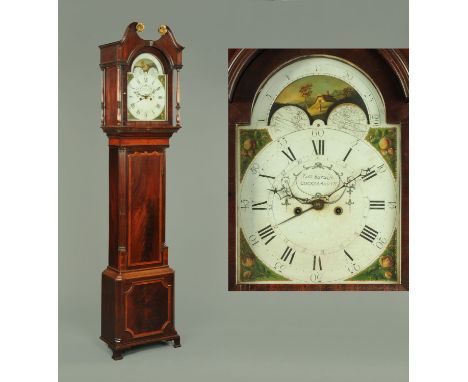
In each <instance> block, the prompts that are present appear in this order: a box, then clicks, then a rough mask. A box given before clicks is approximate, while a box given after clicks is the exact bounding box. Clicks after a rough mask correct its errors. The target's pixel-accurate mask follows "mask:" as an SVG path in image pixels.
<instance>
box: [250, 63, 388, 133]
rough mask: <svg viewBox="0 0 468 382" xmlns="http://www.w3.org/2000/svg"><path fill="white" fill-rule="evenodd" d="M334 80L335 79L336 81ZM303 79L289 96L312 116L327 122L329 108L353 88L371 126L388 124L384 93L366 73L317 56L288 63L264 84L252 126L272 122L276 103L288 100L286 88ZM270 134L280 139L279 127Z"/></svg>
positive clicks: (255, 105)
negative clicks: (272, 111)
mask: <svg viewBox="0 0 468 382" xmlns="http://www.w3.org/2000/svg"><path fill="white" fill-rule="evenodd" d="M319 77H320V78H321V79H320V80H318V81H317V82H318V84H316V83H314V78H319ZM327 78H328V79H327ZM308 79H310V80H311V82H310V83H308V82H307V81H308ZM330 79H334V80H335V83H333V81H330ZM300 81H305V82H304V83H301V86H300V87H299V88H298V89H297V90H298V91H297V92H296V93H295V94H286V95H287V96H288V97H289V100H290V101H291V102H293V103H294V104H295V105H296V106H300V107H301V108H302V109H303V110H304V111H307V112H308V113H309V115H311V117H312V118H314V119H315V118H317V119H321V120H323V121H325V120H326V111H327V108H328V107H331V106H333V104H334V102H336V101H338V100H340V99H341V100H346V99H347V93H346V92H347V91H351V92H352V94H353V97H354V98H355V99H359V101H360V103H361V104H362V106H363V108H364V109H365V112H366V113H367V115H368V117H369V125H370V126H379V125H383V124H385V106H384V102H383V99H382V96H381V94H380V92H379V91H378V89H377V87H376V86H375V85H374V83H373V82H372V81H371V80H370V79H369V78H368V77H367V75H366V74H364V73H363V72H362V71H360V70H359V69H358V68H356V67H355V66H353V65H352V64H350V63H348V62H345V61H343V60H340V59H337V58H330V57H323V56H313V57H306V58H302V59H300V60H297V61H294V62H292V63H290V64H288V65H286V66H285V67H283V68H282V69H280V70H278V71H277V72H275V73H274V74H273V75H272V76H271V77H270V78H269V79H268V80H267V81H266V82H265V83H264V84H263V86H262V87H261V89H260V91H259V92H258V93H257V96H256V99H255V102H254V106H253V108H252V117H251V122H250V125H251V126H258V127H260V126H265V125H268V123H269V120H270V117H271V110H272V107H273V105H274V104H275V103H277V104H278V103H281V102H282V99H283V102H285V101H284V100H285V99H286V98H287V97H285V94H282V93H284V90H285V89H286V90H287V89H288V87H290V86H292V87H294V84H295V83H296V84H297V83H299V82H300ZM326 86H328V88H326ZM328 90H334V91H335V93H331V92H328ZM291 102H288V103H291ZM270 124H271V123H270ZM285 133H286V134H287V133H289V131H285ZM270 135H271V136H272V137H273V138H277V137H278V136H279V134H278V128H277V127H275V128H273V127H272V128H271V129H270Z"/></svg>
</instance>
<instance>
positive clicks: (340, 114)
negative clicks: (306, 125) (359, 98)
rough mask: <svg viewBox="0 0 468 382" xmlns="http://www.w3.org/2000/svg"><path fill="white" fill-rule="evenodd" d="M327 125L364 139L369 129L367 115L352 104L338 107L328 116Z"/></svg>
mask: <svg viewBox="0 0 468 382" xmlns="http://www.w3.org/2000/svg"><path fill="white" fill-rule="evenodd" d="M327 125H328V126H330V127H335V128H337V129H341V130H345V131H348V132H349V133H351V134H353V133H354V134H357V135H358V136H360V137H361V138H364V136H365V134H366V133H367V129H368V126H367V116H366V113H364V111H363V110H362V109H361V108H360V107H359V106H357V105H355V104H352V103H343V104H340V105H338V106H336V107H335V108H334V109H333V110H332V111H331V112H330V114H329V115H328V119H327Z"/></svg>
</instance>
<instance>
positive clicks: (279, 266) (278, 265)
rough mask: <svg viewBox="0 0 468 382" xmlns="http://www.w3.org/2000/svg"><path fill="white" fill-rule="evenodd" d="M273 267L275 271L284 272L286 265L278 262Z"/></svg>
mask: <svg viewBox="0 0 468 382" xmlns="http://www.w3.org/2000/svg"><path fill="white" fill-rule="evenodd" d="M273 268H274V269H275V271H277V272H279V273H283V269H284V268H286V265H284V264H282V263H279V262H278V263H275V265H274V266H273Z"/></svg>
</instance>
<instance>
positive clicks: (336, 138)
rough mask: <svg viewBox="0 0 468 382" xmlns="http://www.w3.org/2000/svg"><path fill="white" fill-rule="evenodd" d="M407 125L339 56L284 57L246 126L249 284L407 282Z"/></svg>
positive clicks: (239, 147) (240, 253) (241, 224)
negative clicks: (390, 116) (403, 245)
mask: <svg viewBox="0 0 468 382" xmlns="http://www.w3.org/2000/svg"><path fill="white" fill-rule="evenodd" d="M399 140H400V131H399V125H391V124H387V123H386V120H385V104H384V101H383V98H382V96H381V93H380V91H379V89H378V88H377V87H376V86H375V84H374V83H373V81H372V80H371V79H370V78H369V77H368V76H367V75H366V73H364V72H363V71H361V70H360V69H359V68H357V67H356V66H354V65H352V64H350V63H348V62H346V61H344V60H342V59H339V58H333V57H329V56H326V57H325V56H312V57H307V58H300V59H298V60H294V61H292V62H289V63H287V64H286V65H283V66H282V67H280V68H279V69H278V70H276V71H275V72H274V73H272V74H271V75H270V76H269V77H268V78H267V79H266V80H265V81H264V83H263V84H262V86H261V87H260V88H259V90H258V91H257V94H256V95H255V97H254V103H253V105H252V113H251V121H250V124H246V125H239V126H238V127H237V134H236V155H237V157H236V161H237V174H236V177H237V182H236V184H237V186H236V199H237V200H236V215H237V219H236V221H237V238H236V240H237V247H236V248H237V249H236V251H237V254H236V262H237V264H236V279H237V282H238V283H239V284H242V283H246V284H261V283H268V284H362V283H372V284H398V283H399V282H400V250H399V246H400V168H399V166H400V162H399V156H400V153H399V148H400V141H399Z"/></svg>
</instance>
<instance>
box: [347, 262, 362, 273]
mask: <svg viewBox="0 0 468 382" xmlns="http://www.w3.org/2000/svg"><path fill="white" fill-rule="evenodd" d="M346 268H347V269H348V272H349V273H351V274H354V273H356V272H359V270H360V269H361V266H360V265H359V264H356V263H351V264H349V265H348V266H347V267H346Z"/></svg>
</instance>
